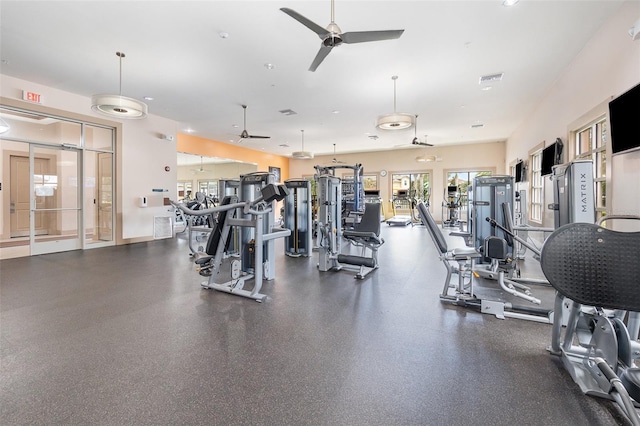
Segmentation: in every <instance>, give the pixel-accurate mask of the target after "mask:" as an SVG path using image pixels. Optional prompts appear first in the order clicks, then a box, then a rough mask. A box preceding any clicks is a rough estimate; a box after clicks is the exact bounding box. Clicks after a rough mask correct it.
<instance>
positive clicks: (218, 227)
mask: <svg viewBox="0 0 640 426" xmlns="http://www.w3.org/2000/svg"><path fill="white" fill-rule="evenodd" d="M237 202H238V197H237V196H235V195H226V196H225V197H224V198H223V199H222V202H221V203H220V205H221V206H224V205H228V204H235V203H237ZM228 212H229V210H223V211H221V212H220V213H218V217H217V218H216V220H215V223H214V225H213V229H212V230H211V235H210V236H209V240H208V241H207V247H206V253H207V254H208V255H211V256H213V255H215V254H216V250H217V249H218V244H220V238H221V237H222V227H223V226H224V222H225V220H226V219H227V213H228ZM230 241H231V240H230V239H229V237H227V241H225V250H227V249H228V248H229V243H230Z"/></svg>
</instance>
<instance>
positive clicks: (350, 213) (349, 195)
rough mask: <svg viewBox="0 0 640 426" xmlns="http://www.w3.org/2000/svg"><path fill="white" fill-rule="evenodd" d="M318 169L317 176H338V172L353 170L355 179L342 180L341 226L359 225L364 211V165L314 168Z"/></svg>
mask: <svg viewBox="0 0 640 426" xmlns="http://www.w3.org/2000/svg"><path fill="white" fill-rule="evenodd" d="M314 168H315V169H316V176H323V175H331V176H335V175H336V170H340V169H347V170H353V178H351V177H350V176H349V177H345V178H344V179H341V191H342V193H341V201H340V204H341V209H342V215H341V220H342V223H341V224H340V226H353V225H355V224H356V223H358V219H360V215H361V213H362V211H363V209H364V185H363V182H362V175H363V173H364V169H363V167H362V164H359V163H357V164H354V165H353V166H350V165H347V164H335V165H330V166H320V165H317V166H315V167H314Z"/></svg>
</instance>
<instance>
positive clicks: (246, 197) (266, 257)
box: [240, 172, 275, 280]
mask: <svg viewBox="0 0 640 426" xmlns="http://www.w3.org/2000/svg"><path fill="white" fill-rule="evenodd" d="M274 183H275V176H274V175H273V174H272V173H269V172H255V173H249V174H246V175H242V176H240V197H241V200H242V201H244V202H252V201H254V200H255V199H257V198H259V197H260V196H261V191H262V188H264V187H266V186H267V185H269V184H274ZM243 218H245V219H248V218H250V215H247V214H245V215H244V216H243ZM274 224H275V214H274V212H273V210H272V211H270V212H269V213H268V214H265V215H263V218H262V226H263V230H262V233H263V234H268V233H269V232H270V230H271V229H272V228H273V227H274ZM255 233H256V231H255V229H254V228H252V227H242V228H241V233H240V252H241V253H242V271H243V272H248V273H252V272H254V271H253V269H254V268H255V262H256V261H257V260H256V257H255V256H253V253H254V252H255V250H256V247H255V245H256V244H255V241H256V237H255ZM261 251H262V254H263V259H262V264H263V268H264V274H263V276H264V279H266V280H272V279H274V277H275V260H274V259H275V241H273V240H268V241H265V242H264V246H263V248H262V250H261Z"/></svg>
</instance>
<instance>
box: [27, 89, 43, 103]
mask: <svg viewBox="0 0 640 426" xmlns="http://www.w3.org/2000/svg"><path fill="white" fill-rule="evenodd" d="M22 99H23V100H25V101H29V102H35V103H38V104H41V103H42V95H41V94H40V93H35V92H28V91H26V90H23V91H22Z"/></svg>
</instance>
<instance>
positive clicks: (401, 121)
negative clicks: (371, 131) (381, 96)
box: [376, 75, 415, 130]
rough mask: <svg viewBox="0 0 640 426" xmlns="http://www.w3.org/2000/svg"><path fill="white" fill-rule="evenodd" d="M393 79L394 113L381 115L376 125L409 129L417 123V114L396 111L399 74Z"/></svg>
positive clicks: (385, 127)
mask: <svg viewBox="0 0 640 426" xmlns="http://www.w3.org/2000/svg"><path fill="white" fill-rule="evenodd" d="M391 79H392V80H393V113H391V114H384V115H381V116H379V117H378V120H377V121H376V127H377V128H378V129H380V130H404V129H408V128H410V127H411V126H413V125H414V124H415V115H413V114H407V113H403V112H396V80H397V79H398V76H397V75H394V76H393V77H391Z"/></svg>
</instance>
